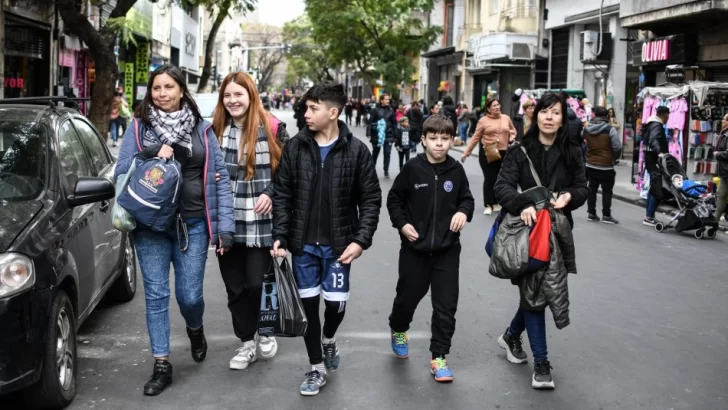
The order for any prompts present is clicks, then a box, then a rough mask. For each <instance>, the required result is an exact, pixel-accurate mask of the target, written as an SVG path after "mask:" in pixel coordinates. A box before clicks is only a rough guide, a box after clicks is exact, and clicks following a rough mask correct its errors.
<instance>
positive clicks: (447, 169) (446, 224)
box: [387, 115, 475, 383]
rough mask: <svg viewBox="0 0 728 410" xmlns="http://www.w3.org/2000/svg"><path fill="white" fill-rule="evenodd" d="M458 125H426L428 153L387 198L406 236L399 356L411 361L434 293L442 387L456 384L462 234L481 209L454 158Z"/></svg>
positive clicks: (395, 337) (397, 316) (396, 325)
mask: <svg viewBox="0 0 728 410" xmlns="http://www.w3.org/2000/svg"><path fill="white" fill-rule="evenodd" d="M454 133H455V129H454V126H453V124H452V122H451V121H450V120H449V119H448V118H446V117H444V116H442V115H434V116H432V117H430V118H429V119H427V121H425V124H424V134H425V135H424V137H423V143H424V145H425V153H424V154H420V155H418V156H416V157H415V158H414V159H413V160H412V161H409V162H407V164H405V166H404V168H403V169H402V171H401V172H400V173H399V175H397V177H396V178H395V180H394V184H393V185H392V188H391V189H390V190H389V195H388V196H387V209H388V210H389V216H390V218H391V220H392V225H393V226H394V227H395V228H397V230H398V231H399V233H400V239H401V241H402V247H401V249H400V252H399V280H398V281H397V295H396V296H395V298H394V303H393V305H392V313H391V315H390V316H389V327H390V328H391V332H392V350H393V351H394V354H395V355H396V356H397V357H399V358H401V359H406V358H407V357H408V356H409V337H408V336H407V330H409V327H410V323H411V322H412V318H413V317H414V314H415V310H416V309H417V305H418V304H419V302H420V301H421V300H422V298H423V297H425V295H426V294H427V292H428V290H429V291H431V293H432V320H431V323H432V338H431V339H430V352H431V353H432V356H431V360H430V371H431V373H432V374H433V376H434V377H435V381H437V382H441V383H442V382H451V381H452V380H453V372H452V370H451V369H450V368H449V367H448V364H447V355H448V354H450V346H451V343H452V336H453V334H454V333H455V312H456V311H457V307H458V294H459V281H460V280H459V274H460V251H461V246H460V231H462V230H463V228H464V227H465V223H466V222H469V221H470V220H472V218H473V210H474V207H475V204H474V200H473V195H472V194H471V193H470V188H469V185H468V177H467V176H466V175H465V169H464V168H463V166H462V165H460V164H459V163H458V162H457V161H456V160H455V159H454V158H452V157H451V156H449V155H448V151H449V150H450V147H451V145H452V142H453V139H454V136H453V134H454Z"/></svg>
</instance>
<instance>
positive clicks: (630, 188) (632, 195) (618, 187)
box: [451, 145, 728, 231]
mask: <svg viewBox="0 0 728 410" xmlns="http://www.w3.org/2000/svg"><path fill="white" fill-rule="evenodd" d="M464 147H465V146H464V145H461V146H459V147H455V146H453V147H452V148H451V149H452V150H454V151H458V152H465V148H464ZM471 156H478V150H474V151H473V154H471ZM631 165H632V160H631V159H624V160H621V161H619V164H617V165H615V166H614V168H615V170H616V171H617V181H616V183H615V184H614V194H613V195H614V199H618V200H620V201H623V202H627V203H630V204H634V205H637V206H640V207H643V208H644V207H645V205H646V201H645V200H644V199H642V198H640V194H639V192H637V189H636V188H635V186H634V185H632V181H631V179H632V170H631ZM657 212H659V213H662V214H664V215H666V217H669V218H672V217H673V216H675V214H676V213H677V209H676V208H674V207H672V206H669V205H660V206H659V207H658V208H657ZM720 228H721V230H723V231H728V222H726V220H725V219H721V220H720Z"/></svg>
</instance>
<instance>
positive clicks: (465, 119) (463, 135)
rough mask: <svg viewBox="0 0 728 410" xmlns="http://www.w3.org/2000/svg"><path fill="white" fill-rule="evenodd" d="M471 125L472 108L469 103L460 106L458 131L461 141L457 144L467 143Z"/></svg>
mask: <svg viewBox="0 0 728 410" xmlns="http://www.w3.org/2000/svg"><path fill="white" fill-rule="evenodd" d="M469 126H470V110H468V105H467V104H462V105H461V106H460V114H458V133H459V135H460V143H459V144H456V145H465V143H466V142H467V141H468V127H469Z"/></svg>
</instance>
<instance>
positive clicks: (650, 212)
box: [645, 192, 660, 218]
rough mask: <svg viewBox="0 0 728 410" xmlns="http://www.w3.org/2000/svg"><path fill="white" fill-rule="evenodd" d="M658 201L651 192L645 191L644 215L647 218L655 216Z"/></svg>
mask: <svg viewBox="0 0 728 410" xmlns="http://www.w3.org/2000/svg"><path fill="white" fill-rule="evenodd" d="M659 202H660V201H658V200H657V198H655V196H654V195H652V192H648V193H647V212H646V213H645V216H646V217H648V218H654V217H655V211H657V205H658V204H659Z"/></svg>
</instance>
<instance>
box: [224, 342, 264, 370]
mask: <svg viewBox="0 0 728 410" xmlns="http://www.w3.org/2000/svg"><path fill="white" fill-rule="evenodd" d="M256 360H258V355H257V354H256V353H255V341H254V340H251V341H249V342H245V343H243V346H242V347H239V348H238V350H237V354H236V355H235V357H233V358H232V359H230V368H231V369H233V370H244V369H247V368H248V366H249V365H250V364H251V363H253V362H255V361H256Z"/></svg>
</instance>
